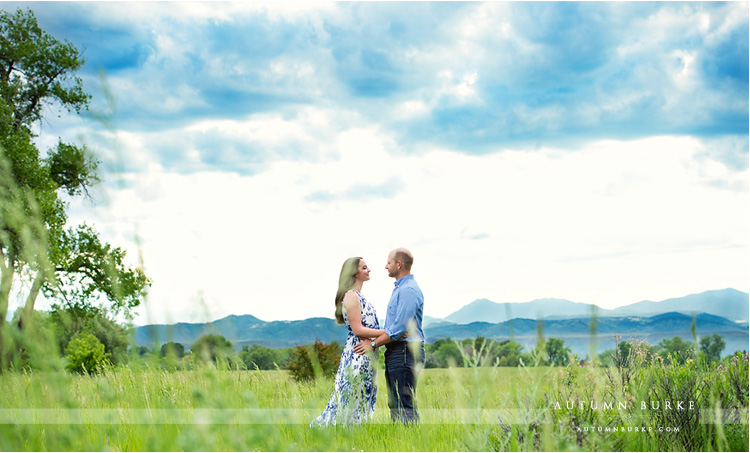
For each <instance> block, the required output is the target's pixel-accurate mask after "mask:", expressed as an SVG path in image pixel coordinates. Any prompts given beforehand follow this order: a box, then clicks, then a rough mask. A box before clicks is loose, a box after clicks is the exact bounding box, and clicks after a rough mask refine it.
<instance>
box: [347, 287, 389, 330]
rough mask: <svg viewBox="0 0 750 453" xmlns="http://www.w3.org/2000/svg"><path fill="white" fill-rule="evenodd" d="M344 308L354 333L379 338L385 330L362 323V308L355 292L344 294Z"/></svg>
mask: <svg viewBox="0 0 750 453" xmlns="http://www.w3.org/2000/svg"><path fill="white" fill-rule="evenodd" d="M344 310H346V317H347V318H348V319H349V325H350V326H351V327H352V332H354V335H356V336H358V337H360V338H377V337H378V336H380V335H381V334H383V333H384V332H385V330H383V329H371V328H369V327H365V326H363V325H362V308H361V306H360V303H359V297H357V295H356V294H355V293H354V292H348V293H346V295H345V296H344Z"/></svg>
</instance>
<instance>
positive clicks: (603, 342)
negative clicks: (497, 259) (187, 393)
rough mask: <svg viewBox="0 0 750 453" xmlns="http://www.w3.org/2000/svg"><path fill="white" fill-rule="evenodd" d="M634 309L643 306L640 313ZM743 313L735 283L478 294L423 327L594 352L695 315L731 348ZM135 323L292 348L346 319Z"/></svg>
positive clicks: (686, 327) (332, 336)
mask: <svg viewBox="0 0 750 453" xmlns="http://www.w3.org/2000/svg"><path fill="white" fill-rule="evenodd" d="M675 308H678V309H677V310H675ZM594 309H595V310H596V314H597V316H596V318H595V322H596V329H595V332H596V333H595V334H592V322H593V321H592V316H591V314H592V310H594ZM639 309H641V310H644V313H639V311H638V310H639ZM662 310H663V311H662ZM660 311H661V312H660ZM722 311H723V312H726V313H725V314H724V316H722V315H721V314H717V313H716V312H722ZM655 313H657V314H655ZM747 313H748V294H747V293H743V292H741V291H736V290H733V289H726V290H718V291H707V292H705V293H701V294H694V295H690V296H686V297H682V298H677V299H668V300H665V301H662V302H651V301H643V302H639V303H637V304H632V305H629V306H625V307H620V308H618V309H614V310H604V309H600V308H598V307H594V306H592V305H588V304H582V303H576V302H570V301H567V300H562V299H538V300H535V301H532V302H526V303H516V304H514V303H506V304H498V303H495V302H491V301H488V300H486V299H480V300H477V301H474V302H472V303H470V304H468V305H466V306H464V307H463V308H461V309H460V310H458V311H456V312H455V313H453V314H451V315H449V316H447V317H446V318H444V319H438V318H429V317H425V319H424V320H423V327H424V331H425V336H426V337H427V338H426V340H427V341H428V342H432V341H435V340H437V339H439V338H447V337H450V338H453V339H456V340H460V339H463V338H474V337H476V336H480V335H481V336H484V337H487V338H494V339H497V340H500V341H502V340H506V339H513V340H515V341H517V342H519V343H521V344H523V345H524V346H526V347H527V348H528V349H531V348H533V347H534V346H535V345H536V342H537V339H538V330H539V323H540V322H541V323H542V326H541V327H542V332H543V335H544V336H545V337H555V338H562V339H564V340H565V343H566V345H568V346H570V347H571V349H572V350H573V351H574V352H576V353H578V354H580V355H582V356H584V355H586V354H587V353H588V352H590V351H591V350H592V349H593V350H594V351H595V352H596V353H599V352H601V351H602V350H604V349H609V348H612V347H613V345H614V340H613V338H614V337H615V336H616V335H621V336H622V337H623V339H628V338H631V337H636V338H638V339H641V340H646V341H648V342H649V343H650V344H656V343H658V342H659V341H661V340H662V339H664V338H671V337H673V336H680V337H682V338H683V339H686V340H690V341H692V339H693V337H692V333H691V325H692V323H693V319H695V327H696V334H698V336H702V335H711V334H713V333H719V334H720V335H721V336H722V337H724V340H725V341H726V343H727V346H726V349H725V351H724V353H731V352H733V351H735V350H747V349H748V323H747V319H748V315H747ZM542 314H543V315H542ZM729 317H730V319H727V318H729ZM459 321H468V322H459ZM737 321H740V322H737ZM134 330H135V340H136V343H137V344H138V345H148V346H154V345H158V344H161V343H164V342H167V341H176V342H178V343H182V344H183V345H186V346H189V345H191V344H192V343H193V342H195V341H196V340H197V339H198V338H199V337H200V336H201V335H204V334H206V333H213V334H220V335H223V336H224V337H225V338H226V339H228V340H230V341H231V342H232V344H233V345H234V347H235V348H237V349H239V348H241V347H242V346H243V345H245V344H261V345H263V346H267V347H273V348H280V347H289V346H294V345H296V344H300V345H301V344H309V343H313V342H314V341H315V340H316V339H320V340H321V341H324V342H331V341H338V342H342V341H343V340H344V339H345V338H346V335H347V333H348V332H347V329H346V327H345V326H341V325H338V324H336V322H335V321H334V320H333V319H331V318H309V319H304V320H298V321H271V322H266V321H262V320H260V319H258V318H256V317H254V316H252V315H230V316H227V317H225V318H222V319H219V320H216V321H213V322H210V323H205V324H196V323H177V324H171V325H164V324H160V325H147V326H139V327H135V329H134Z"/></svg>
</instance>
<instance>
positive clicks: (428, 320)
mask: <svg viewBox="0 0 750 453" xmlns="http://www.w3.org/2000/svg"><path fill="white" fill-rule="evenodd" d="M441 324H455V323H453V322H450V321H446V320H445V319H442V318H433V317H430V316H422V327H423V328H427V327H430V326H437V325H441Z"/></svg>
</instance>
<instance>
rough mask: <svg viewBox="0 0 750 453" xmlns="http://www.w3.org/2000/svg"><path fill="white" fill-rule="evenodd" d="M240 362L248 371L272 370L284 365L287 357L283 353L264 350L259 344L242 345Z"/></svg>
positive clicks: (268, 349)
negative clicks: (256, 369)
mask: <svg viewBox="0 0 750 453" xmlns="http://www.w3.org/2000/svg"><path fill="white" fill-rule="evenodd" d="M239 357H240V360H242V361H243V362H244V363H245V366H246V367H247V368H248V369H249V370H253V369H255V368H258V369H260V370H273V369H276V366H277V365H278V366H279V367H283V366H285V365H286V363H285V362H287V361H288V359H289V357H288V354H286V353H285V352H284V351H280V350H277V349H271V348H266V347H265V346H261V345H259V344H254V345H250V346H248V345H244V346H242V350H241V351H240V353H239Z"/></svg>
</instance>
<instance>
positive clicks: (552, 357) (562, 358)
mask: <svg viewBox="0 0 750 453" xmlns="http://www.w3.org/2000/svg"><path fill="white" fill-rule="evenodd" d="M544 351H545V352H546V353H547V362H548V363H549V364H550V365H552V366H563V365H565V364H567V363H568V356H569V355H570V354H571V350H570V348H569V347H567V346H565V341H564V340H561V339H559V338H550V339H549V340H547V341H546V342H545V343H544Z"/></svg>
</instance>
